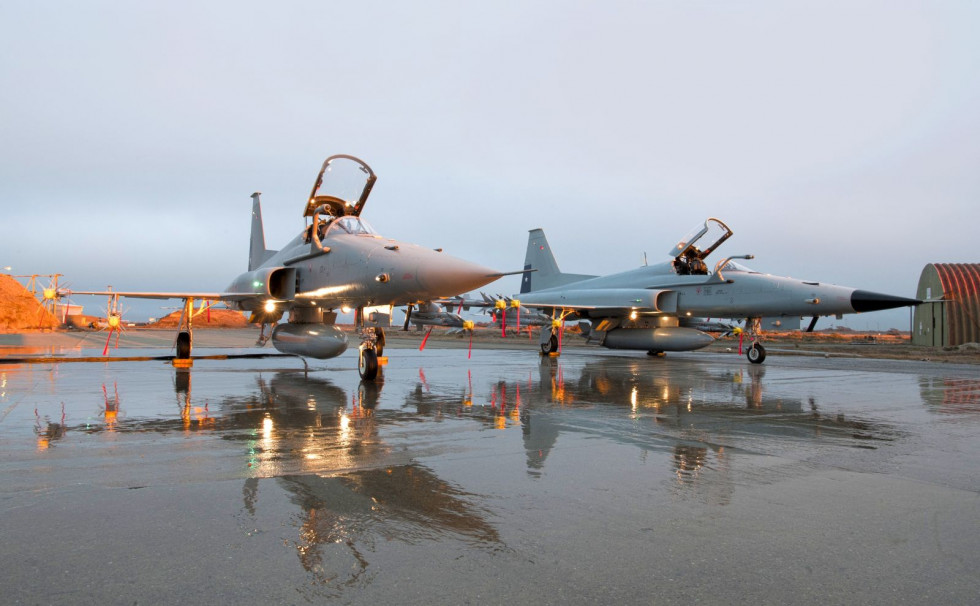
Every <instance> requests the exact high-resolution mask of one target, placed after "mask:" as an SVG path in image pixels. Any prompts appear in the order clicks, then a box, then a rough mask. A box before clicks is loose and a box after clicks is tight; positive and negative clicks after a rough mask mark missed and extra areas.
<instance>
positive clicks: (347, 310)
mask: <svg viewBox="0 0 980 606" xmlns="http://www.w3.org/2000/svg"><path fill="white" fill-rule="evenodd" d="M340 311H341V313H345V314H349V313H350V307H348V306H347V305H341V306H340Z"/></svg>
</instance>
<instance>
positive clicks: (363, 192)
mask: <svg viewBox="0 0 980 606" xmlns="http://www.w3.org/2000/svg"><path fill="white" fill-rule="evenodd" d="M376 180H377V176H375V174H374V171H372V170H371V167H370V166H368V165H367V164H366V163H364V162H363V161H362V160H360V159H358V158H355V157H354V156H347V155H342V154H341V155H336V156H330V157H329V158H327V159H326V161H325V162H324V163H323V166H322V167H321V168H320V173H319V174H318V175H317V178H316V181H315V182H314V183H313V190H312V191H311V192H310V197H309V199H308V200H307V202H306V211H305V212H304V213H303V216H305V217H311V216H313V214H314V213H315V212H316V210H317V208H320V207H324V206H325V207H326V211H328V214H331V215H334V216H338V217H340V216H344V215H354V216H357V215H360V214H361V210H362V209H363V208H364V204H365V203H366V202H367V198H368V196H369V195H370V194H371V188H372V187H374V182H375V181H376Z"/></svg>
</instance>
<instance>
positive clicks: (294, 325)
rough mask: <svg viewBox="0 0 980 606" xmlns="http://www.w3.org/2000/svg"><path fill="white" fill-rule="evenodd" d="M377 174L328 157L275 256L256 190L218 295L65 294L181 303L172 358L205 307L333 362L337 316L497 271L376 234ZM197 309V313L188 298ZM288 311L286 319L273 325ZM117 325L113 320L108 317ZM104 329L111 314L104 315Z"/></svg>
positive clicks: (368, 351) (367, 373)
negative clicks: (300, 224) (233, 312)
mask: <svg viewBox="0 0 980 606" xmlns="http://www.w3.org/2000/svg"><path fill="white" fill-rule="evenodd" d="M376 180H377V177H376V176H375V174H374V171H372V170H371V168H370V167H369V166H368V165H367V164H366V163H364V162H363V161H362V160H360V159H358V158H355V157H354V156H348V155H343V154H340V155H335V156H331V157H329V158H327V159H326V161H325V162H324V163H323V166H322V167H321V169H320V172H319V174H317V177H316V181H315V183H314V184H313V190H312V191H311V192H310V196H309V198H308V199H307V201H306V204H305V207H304V210H303V216H304V217H306V222H307V226H306V228H305V229H303V230H302V231H301V232H300V233H299V235H297V236H296V237H295V238H293V239H292V240H291V241H290V242H289V243H288V244H286V245H285V246H284V247H283V248H282V249H281V250H269V249H266V248H265V236H264V233H263V228H262V210H261V205H260V203H259V193H258V192H256V193H254V194H252V233H251V242H250V250H249V259H248V271H247V272H245V273H243V274H241V275H240V276H238V277H237V278H235V279H234V280H233V281H232V282H231V284H230V285H229V286H228V287H227V288H226V289H225V290H224V291H221V292H197V293H187V292H183V293H181V292H126V291H109V292H93V291H73V292H72V294H93V295H108V296H109V297H111V299H112V300H118V297H138V298H147V299H183V300H184V310H183V313H182V315H181V320H180V328H179V333H178V336H177V340H176V350H177V351H176V354H177V358H189V357H190V354H191V343H192V333H191V319H192V317H194V316H195V315H197V314H199V313H201V312H202V311H204V306H205V305H207V304H210V303H212V302H219V301H220V302H224V303H225V304H226V305H227V306H228V307H231V308H232V309H237V310H241V311H247V312H250V313H251V319H250V321H251V322H253V323H261V324H262V329H263V330H262V333H261V334H260V343H263V344H264V341H265V339H266V337H265V336H264V334H265V325H266V324H274V325H275V328H274V330H273V331H272V333H271V339H272V344H273V346H275V348H276V349H278V350H279V351H281V352H285V353H290V354H296V355H299V356H303V357H311V358H321V359H324V358H332V357H334V356H338V355H340V354H341V353H343V352H344V351H345V350H346V349H347V335H346V334H344V333H343V332H342V331H341V330H340V329H339V328H337V327H336V326H335V321H336V319H337V310H338V309H346V308H350V309H353V310H356V322H357V323H358V324H359V325H361V326H362V327H363V323H364V318H365V314H364V308H366V307H375V306H392V305H407V304H412V303H416V302H419V301H431V300H433V299H439V298H443V297H451V296H454V295H458V294H460V293H463V292H467V291H469V290H472V289H474V288H479V287H480V286H483V285H484V284H488V283H490V282H493V281H494V280H496V279H497V278H499V277H501V276H502V275H505V274H501V273H499V272H495V271H494V270H492V269H489V268H486V267H482V266H480V265H476V264H474V263H470V262H468V261H463V260H461V259H457V258H455V257H452V256H449V255H447V254H445V253H443V252H441V249H438V250H431V249H427V248H423V247H421V246H417V245H415V244H409V243H406V242H399V241H397V240H391V239H388V238H383V237H382V236H380V235H378V234H377V233H376V232H375V231H374V229H372V228H371V226H370V225H368V224H367V223H366V222H365V221H364V220H363V219H361V212H362V211H363V210H364V205H365V203H366V202H367V199H368V196H369V195H370V193H371V189H372V188H373V187H374V183H375V181H376ZM195 300H198V301H200V302H201V308H200V309H198V310H196V309H195V308H194V301H195ZM287 312H288V314H289V316H288V322H285V323H281V324H280V323H278V322H279V321H280V320H281V319H282V318H283V315H284V314H286V313H287ZM115 319H116V322H117V323H118V320H119V318H118V317H117V318H115ZM109 320H110V325H111V324H112V320H113V318H110V319H109ZM362 335H363V338H364V341H363V342H362V344H361V347H360V355H359V362H358V370H359V371H360V374H361V377H363V378H364V379H367V380H371V379H374V378H375V376H376V375H377V372H378V357H379V356H380V355H381V353H382V349H383V347H384V332H383V330H382V329H381V328H380V327H377V328H373V329H372V328H366V329H365V330H363V331H362Z"/></svg>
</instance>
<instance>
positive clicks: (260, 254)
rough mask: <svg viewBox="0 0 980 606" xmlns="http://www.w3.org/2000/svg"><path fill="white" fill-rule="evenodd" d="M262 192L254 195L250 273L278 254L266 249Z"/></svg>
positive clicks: (249, 247) (249, 245)
mask: <svg viewBox="0 0 980 606" xmlns="http://www.w3.org/2000/svg"><path fill="white" fill-rule="evenodd" d="M261 195H262V192H258V191H257V192H255V193H254V194H252V236H251V238H249V242H248V271H252V270H253V269H256V268H258V267H259V266H261V265H262V264H263V263H265V262H266V261H268V260H269V257H271V256H272V255H274V254H276V251H274V250H268V249H266V247H265V232H264V230H263V228H262V203H261V202H260V201H259V196H261Z"/></svg>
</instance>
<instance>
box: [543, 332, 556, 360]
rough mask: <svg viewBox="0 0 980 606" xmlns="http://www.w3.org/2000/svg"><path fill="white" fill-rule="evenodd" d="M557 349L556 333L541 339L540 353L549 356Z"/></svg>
mask: <svg viewBox="0 0 980 606" xmlns="http://www.w3.org/2000/svg"><path fill="white" fill-rule="evenodd" d="M556 351H558V335H556V334H555V333H551V337H550V338H547V339H545V340H542V341H541V353H542V354H543V355H546V356H549V355H551V354H553V353H555V352H556Z"/></svg>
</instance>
